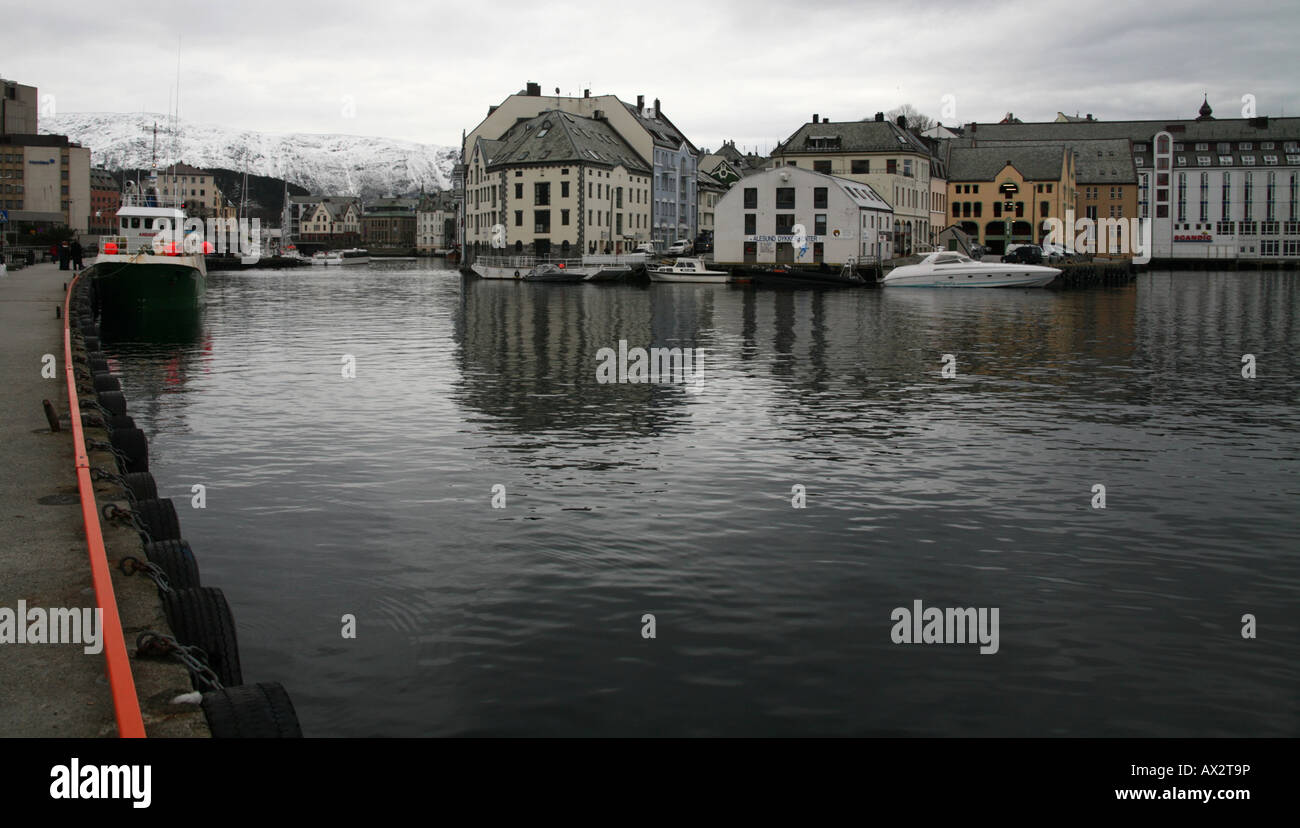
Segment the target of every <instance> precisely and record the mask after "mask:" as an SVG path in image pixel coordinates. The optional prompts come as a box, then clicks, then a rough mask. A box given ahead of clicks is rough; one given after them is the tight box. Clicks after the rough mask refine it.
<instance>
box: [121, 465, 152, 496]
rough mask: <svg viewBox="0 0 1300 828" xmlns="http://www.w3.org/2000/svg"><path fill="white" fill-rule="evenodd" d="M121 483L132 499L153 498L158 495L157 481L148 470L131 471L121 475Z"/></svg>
mask: <svg viewBox="0 0 1300 828" xmlns="http://www.w3.org/2000/svg"><path fill="white" fill-rule="evenodd" d="M122 485H124V486H126V493H127V496H129V497H130V498H131V499H132V500H153V499H154V498H156V497H158V483H157V482H156V481H155V480H154V479H153V475H152V474H150V473H149V472H131V473H130V474H124V475H122Z"/></svg>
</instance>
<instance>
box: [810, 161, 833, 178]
mask: <svg viewBox="0 0 1300 828" xmlns="http://www.w3.org/2000/svg"><path fill="white" fill-rule="evenodd" d="M813 172H819V173H826V174H827V175H830V173H831V162H829V161H814V162H813Z"/></svg>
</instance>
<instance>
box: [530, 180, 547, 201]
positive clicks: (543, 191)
mask: <svg viewBox="0 0 1300 828" xmlns="http://www.w3.org/2000/svg"><path fill="white" fill-rule="evenodd" d="M550 203H551V184H550V182H548V181H538V182H536V183H534V184H533V204H535V205H538V206H543V207H544V206H546V205H548V204H550Z"/></svg>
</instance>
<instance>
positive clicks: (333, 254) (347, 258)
mask: <svg viewBox="0 0 1300 828" xmlns="http://www.w3.org/2000/svg"><path fill="white" fill-rule="evenodd" d="M311 263H312V264H314V265H326V266H329V267H339V266H342V265H363V264H369V263H370V253H369V251H367V250H364V249H362V248H358V247H352V248H349V249H347V250H322V251H321V252H319V253H317V254H316V255H315V256H312V257H311Z"/></svg>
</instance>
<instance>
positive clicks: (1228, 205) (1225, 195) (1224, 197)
mask: <svg viewBox="0 0 1300 828" xmlns="http://www.w3.org/2000/svg"><path fill="white" fill-rule="evenodd" d="M1220 201H1221V203H1222V205H1223V213H1222V214H1221V215H1220V216H1219V218H1220V219H1222V220H1224V221H1227V219H1228V212H1229V211H1230V210H1231V209H1232V173H1224V174H1223V189H1222V191H1221V192H1220Z"/></svg>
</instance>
